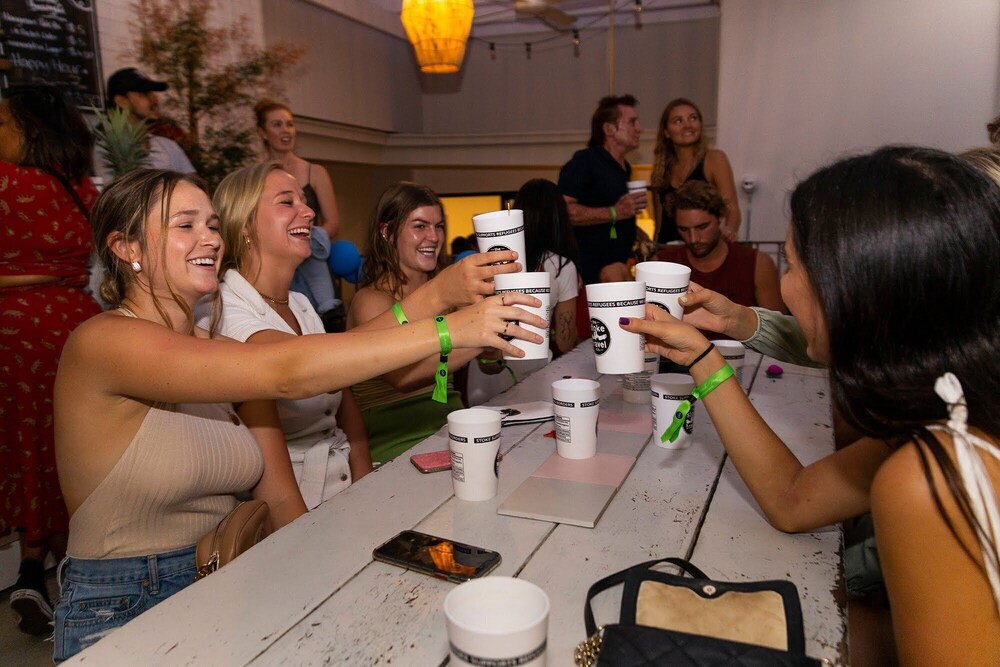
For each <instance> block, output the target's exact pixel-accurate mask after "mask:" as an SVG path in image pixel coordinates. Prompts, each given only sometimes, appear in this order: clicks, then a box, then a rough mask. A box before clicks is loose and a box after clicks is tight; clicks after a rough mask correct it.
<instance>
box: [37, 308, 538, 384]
mask: <svg viewBox="0 0 1000 667" xmlns="http://www.w3.org/2000/svg"><path fill="white" fill-rule="evenodd" d="M504 297H505V300H506V301H507V302H508V303H520V304H525V305H535V306H537V305H538V300H537V299H535V298H534V297H529V296H524V295H521V294H508V295H504ZM508 320H516V321H521V322H524V323H527V324H530V325H532V326H537V327H544V326H546V323H545V322H544V320H542V319H541V318H539V317H537V316H535V315H532V314H531V313H528V312H527V311H524V310H521V309H520V308H517V307H514V306H504V305H503V304H502V302H501V297H491V298H490V299H486V300H484V301H481V302H480V303H478V304H475V305H473V306H468V307H466V308H463V309H461V310H458V311H456V312H454V313H451V314H450V315H447V316H446V318H445V322H446V323H447V326H448V329H449V331H450V336H451V340H452V344H453V346H454V348H455V349H463V348H478V347H482V346H484V345H489V346H492V347H496V348H498V349H500V350H503V351H505V352H508V353H510V354H512V355H514V356H517V357H520V356H523V353H522V352H521V351H520V350H518V348H516V347H514V346H513V345H511V344H510V343H509V342H507V341H505V340H503V339H502V338H500V333H502V332H504V330H505V329H506V332H507V333H508V334H509V335H511V336H514V337H516V338H521V339H523V340H529V341H533V342H539V341H540V339H541V337H540V336H538V335H537V334H534V333H531V332H529V331H527V330H525V329H523V328H521V327H519V326H515V325H510V324H508ZM440 347H441V345H440V341H439V337H438V331H437V328H436V327H435V325H434V323H433V322H432V321H431V320H429V319H425V320H421V321H419V322H413V323H411V324H410V325H408V326H405V327H403V326H396V327H394V328H391V329H384V330H380V331H370V332H347V333H343V334H327V335H314V336H301V337H297V338H295V339H294V340H286V341H281V342H276V343H267V344H261V345H244V344H242V343H236V342H232V341H225V340H207V339H201V338H196V337H193V336H187V335H183V334H178V333H175V332H173V331H171V330H170V329H168V328H166V327H164V326H162V325H159V324H155V323H153V322H148V321H146V320H140V319H135V318H130V317H124V316H121V315H117V314H115V313H114V312H109V313H104V314H102V315H98V316H97V317H94V318H91V319H90V320H88V321H87V322H85V323H84V324H83V325H81V326H80V327H78V328H77V329H76V331H74V332H73V334H72V335H71V336H70V338H69V340H68V341H67V343H66V347H65V348H64V351H63V361H64V362H65V363H62V364H61V366H62V368H61V369H60V371H61V372H60V374H59V376H58V377H57V382H56V385H57V387H56V391H57V393H60V392H61V393H62V395H65V396H67V398H68V399H69V400H70V401H71V402H74V401H73V399H72V398H70V397H75V396H90V397H95V396H106V397H109V398H110V397H117V396H128V397H133V398H136V399H141V400H146V401H164V402H169V403H219V402H231V403H232V402H241V401H247V400H253V399H258V398H305V397H309V396H315V395H317V394H321V393H323V392H325V391H334V390H337V389H342V388H343V387H346V386H350V385H352V384H354V383H356V382H360V381H361V380H365V379H368V378H370V377H375V376H376V375H381V374H383V373H386V372H388V371H390V370H393V369H395V368H399V367H401V366H404V365H406V364H409V363H413V362H414V361H417V360H419V359H424V358H426V357H429V356H431V355H432V354H434V355H436V354H438V353H439V351H440Z"/></svg>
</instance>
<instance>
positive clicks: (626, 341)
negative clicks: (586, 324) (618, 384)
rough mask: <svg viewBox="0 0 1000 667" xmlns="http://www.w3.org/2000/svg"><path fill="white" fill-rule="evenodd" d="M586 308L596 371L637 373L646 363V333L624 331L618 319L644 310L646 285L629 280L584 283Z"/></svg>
mask: <svg viewBox="0 0 1000 667" xmlns="http://www.w3.org/2000/svg"><path fill="white" fill-rule="evenodd" d="M587 308H588V309H589V310H590V334H591V341H592V342H593V344H594V357H595V358H596V361H597V372H598V373H607V374H609V375H625V374H627V373H641V372H642V371H643V369H644V368H645V363H646V362H645V355H646V351H645V349H646V337H645V336H643V335H642V334H636V333H632V332H630V331H625V330H624V329H622V328H621V326H619V324H618V319H619V318H621V317H629V318H633V317H634V318H639V319H641V318H642V317H643V316H644V315H645V314H646V286H645V285H644V284H643V283H641V282H633V281H628V282H619V283H594V284H593V285H587Z"/></svg>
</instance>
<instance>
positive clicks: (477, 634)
mask: <svg viewBox="0 0 1000 667" xmlns="http://www.w3.org/2000/svg"><path fill="white" fill-rule="evenodd" d="M444 616H445V621H446V623H447V624H448V649H449V651H450V653H451V661H450V664H452V665H461V666H463V667H465V666H469V667H474V666H477V665H521V666H523V667H542V666H543V665H545V652H546V648H547V644H548V631H549V598H548V596H547V595H546V594H545V591H543V590H542V589H541V588H539V587H538V586H536V585H535V584H533V583H531V582H530V581H524V580H523V579H515V578H513V577H484V578H482V579H473V580H471V581H466V582H465V583H462V584H459V585H458V586H456V587H455V588H454V590H452V591H451V592H450V593H448V596H447V597H445V599H444Z"/></svg>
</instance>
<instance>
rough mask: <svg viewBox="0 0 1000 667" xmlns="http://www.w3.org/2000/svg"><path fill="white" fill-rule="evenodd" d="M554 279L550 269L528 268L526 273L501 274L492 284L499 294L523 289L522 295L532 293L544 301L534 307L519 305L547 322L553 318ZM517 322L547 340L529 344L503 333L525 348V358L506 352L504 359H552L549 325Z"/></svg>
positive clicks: (519, 346)
mask: <svg viewBox="0 0 1000 667" xmlns="http://www.w3.org/2000/svg"><path fill="white" fill-rule="evenodd" d="M551 282H552V278H551V276H550V275H549V272H548V271H529V272H527V273H502V274H500V275H498V276H494V277H493V286H494V288H495V289H496V293H497V294H507V293H508V292H520V293H522V294H527V295H529V296H533V297H535V298H537V299H538V300H539V301H541V302H542V305H541V306H539V307H538V308H534V307H532V306H518V308H523V309H524V310H526V311H528V312H529V313H532V314H534V315H538V316H539V317H540V318H542V319H543V320H545V321H546V322H548V321H549V320H550V318H551V317H552V288H551ZM515 324H520V325H521V326H522V327H524V328H525V329H527V330H528V331H533V332H535V333H537V334H538V335H540V336H541V337H542V338H543V339H544V340H542V342H541V343H529V342H528V341H526V340H520V339H518V338H510V337H508V336H501V338H503V339H504V340H508V341H510V344H511V345H513V346H514V347H517V348H519V349H521V350H524V352H525V355H524V356H523V357H515V356H511V355H508V354H504V355H503V358H504V359H506V360H508V361H510V360H515V359H548V358H549V327H547V326H546V327H545V328H544V329H539V328H538V327H533V326H531V325H530V324H521V323H520V322H515Z"/></svg>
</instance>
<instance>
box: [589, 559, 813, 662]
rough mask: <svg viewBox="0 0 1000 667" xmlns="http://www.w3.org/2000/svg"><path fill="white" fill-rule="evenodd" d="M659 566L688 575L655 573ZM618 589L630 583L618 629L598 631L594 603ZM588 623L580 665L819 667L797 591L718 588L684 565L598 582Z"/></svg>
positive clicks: (774, 586) (776, 586)
mask: <svg viewBox="0 0 1000 667" xmlns="http://www.w3.org/2000/svg"><path fill="white" fill-rule="evenodd" d="M658 563H670V564H672V565H675V566H677V567H679V568H680V569H681V572H682V574H680V575H674V574H667V573H665V572H658V571H655V570H651V569H650V568H651V567H652V566H654V565H656V564H658ZM683 573H687V574H689V575H691V576H684V574H683ZM618 584H624V588H623V591H622V605H621V609H622V611H621V620H620V623H618V624H614V625H607V626H603V627H601V628H598V627H597V626H596V624H595V622H594V613H593V610H592V608H591V604H590V601H591V600H592V599H593V598H594V597H595V596H596V595H597V594H598V593H601V592H602V591H605V590H607V589H608V588H611V587H612V586H616V585H618ZM584 624H585V626H586V629H587V634H588V635H589V639H587V640H586V641H584V642H583V643H582V644H580V645H579V646H578V647H577V649H576V654H575V655H574V658H575V661H576V664H577V665H578V666H585V667H590V666H591V665H600V666H614V667H626V666H627V667H632V666H636V667H638V666H640V665H677V666H680V667H687V666H691V667H696V666H700V667H705V666H707V665H744V666H747V667H750V666H758V665H759V666H760V667H765V666H767V667H769V666H771V665H801V666H806V665H819V664H821V663H820V662H819V661H818V660H815V659H813V658H810V657H808V656H807V655H806V654H805V634H804V632H803V629H802V608H801V606H800V604H799V595H798V591H797V590H796V588H795V584H793V583H791V582H790V581H759V582H721V581H714V580H712V579H709V578H708V577H707V576H706V575H705V573H704V572H702V571H701V570H699V569H698V568H696V567H695V566H694V565H692V564H691V563H689V562H688V561H686V560H683V559H680V558H661V559H659V560H651V561H647V562H645V563H641V564H639V565H636V566H634V567H630V568H628V569H627V570H622V571H621V572H617V573H615V574H612V575H610V576H608V577H605V578H604V579H601V580H600V581H598V582H597V583H595V584H594V585H593V586H591V587H590V590H589V591H587V602H586V605H585V607H584Z"/></svg>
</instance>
